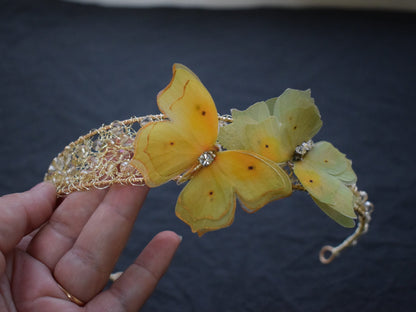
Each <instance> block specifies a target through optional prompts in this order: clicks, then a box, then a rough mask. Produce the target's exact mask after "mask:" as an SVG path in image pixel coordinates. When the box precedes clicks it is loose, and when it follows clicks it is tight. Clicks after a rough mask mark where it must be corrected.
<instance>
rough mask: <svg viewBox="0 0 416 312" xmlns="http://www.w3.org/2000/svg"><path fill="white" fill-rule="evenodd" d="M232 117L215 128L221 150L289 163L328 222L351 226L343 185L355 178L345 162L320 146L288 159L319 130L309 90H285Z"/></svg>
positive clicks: (348, 193) (348, 199) (351, 209)
mask: <svg viewBox="0 0 416 312" xmlns="http://www.w3.org/2000/svg"><path fill="white" fill-rule="evenodd" d="M232 117H233V123H231V124H229V125H227V126H225V127H223V128H221V129H220V133H219V137H218V140H219V142H220V143H221V145H222V146H224V147H225V148H227V149H240V150H248V151H253V152H256V153H258V154H260V155H262V156H264V157H266V158H268V159H270V160H272V161H274V162H277V163H289V164H291V166H292V168H293V172H294V173H295V175H296V177H297V178H298V180H299V181H300V183H301V184H302V186H303V188H304V189H305V190H306V191H308V193H309V194H310V195H311V197H312V199H313V200H314V201H315V203H316V204H317V205H318V206H319V207H320V208H321V209H322V210H323V211H324V212H325V213H326V214H327V215H328V216H329V217H331V218H332V219H333V220H335V221H336V222H338V223H339V224H341V225H342V226H345V227H353V226H354V225H355V222H354V219H355V218H356V215H355V213H354V196H353V193H352V191H351V189H350V187H349V186H350V185H353V184H355V182H356V181H357V177H356V175H355V173H354V171H353V170H352V167H351V161H350V160H348V159H347V158H346V157H345V155H344V154H342V153H341V152H339V151H338V150H337V149H336V148H335V147H334V146H333V145H332V144H331V143H328V142H324V141H323V142H318V143H315V144H313V145H311V146H313V148H312V149H311V150H310V151H309V152H307V153H306V155H304V156H303V157H298V158H297V159H296V158H294V156H295V155H296V153H295V150H297V149H298V150H299V147H301V146H302V143H304V144H303V145H305V142H308V141H309V140H310V139H311V138H312V137H313V136H314V135H315V134H316V133H317V132H318V131H319V130H320V128H321V126H322V121H321V116H320V114H319V111H318V108H317V107H316V105H315V103H314V100H313V98H312V97H311V95H310V90H306V91H300V90H293V89H287V90H286V91H285V92H284V93H283V94H282V95H281V96H279V97H278V98H273V99H270V100H267V101H263V102H258V103H255V104H254V105H252V106H250V107H249V108H248V109H247V110H245V111H239V110H232ZM306 146H307V144H306ZM306 150H307V149H306ZM298 156H299V155H298Z"/></svg>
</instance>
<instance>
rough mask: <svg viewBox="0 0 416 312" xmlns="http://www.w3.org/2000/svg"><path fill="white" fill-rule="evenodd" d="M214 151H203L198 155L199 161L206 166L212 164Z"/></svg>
mask: <svg viewBox="0 0 416 312" xmlns="http://www.w3.org/2000/svg"><path fill="white" fill-rule="evenodd" d="M215 156H216V155H215V153H214V152H213V151H208V152H203V153H202V154H201V156H199V157H198V160H199V163H200V164H201V165H202V166H204V167H208V166H209V165H211V164H212V162H213V161H214V159H215Z"/></svg>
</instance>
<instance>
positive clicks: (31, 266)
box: [0, 183, 181, 312]
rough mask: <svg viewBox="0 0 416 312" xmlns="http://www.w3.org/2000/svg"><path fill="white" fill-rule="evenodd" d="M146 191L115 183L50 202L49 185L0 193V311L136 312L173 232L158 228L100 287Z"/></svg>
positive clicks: (166, 256)
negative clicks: (132, 259)
mask: <svg viewBox="0 0 416 312" xmlns="http://www.w3.org/2000/svg"><path fill="white" fill-rule="evenodd" d="M147 191H148V188H147V187H134V186H120V185H115V186H112V187H111V188H109V189H106V190H92V191H88V192H79V193H73V194H71V195H69V196H68V197H66V198H65V200H63V201H62V203H61V204H59V205H58V206H57V207H56V194H55V189H54V186H53V185H52V184H50V183H41V184H39V185H37V186H36V187H34V188H33V189H31V190H29V191H27V192H24V193H19V194H11V195H5V196H3V197H0V295H1V296H0V311H31V312H36V311H42V312H48V311H53V312H56V311H82V310H84V309H85V310H88V311H100V312H102V311H137V310H138V309H139V308H140V307H141V306H142V305H143V303H144V302H145V301H146V299H147V298H148V297H149V296H150V295H151V293H152V292H153V290H154V288H155V287H156V285H157V283H158V281H159V280H160V278H161V277H162V275H163V274H164V272H165V271H166V270H167V268H168V266H169V264H170V261H171V260H172V257H173V255H174V253H175V251H176V249H177V247H178V246H179V243H180V241H181V239H180V237H179V236H178V235H176V234H175V233H173V232H169V231H166V232H162V233H159V234H158V235H156V236H155V237H154V238H153V240H152V241H151V242H150V243H149V244H148V245H147V246H146V248H145V249H144V250H143V251H142V253H141V254H140V255H139V257H138V258H137V259H136V261H135V262H134V264H132V265H131V266H130V267H129V268H127V270H126V271H125V272H124V273H123V275H121V277H120V278H119V279H117V280H116V281H115V282H114V283H113V284H112V286H111V287H110V288H109V289H108V290H106V291H103V292H101V290H102V289H103V287H104V286H105V285H106V284H107V281H108V278H109V274H110V273H111V271H112V270H113V267H114V265H115V263H116V261H117V259H118V257H119V255H120V253H121V251H122V249H123V248H124V246H125V244H126V242H127V239H128V236H129V234H130V232H131V229H132V227H133V224H134V221H135V219H136V216H137V214H138V212H139V210H140V208H141V206H142V204H143V202H144V199H145V197H146V195H147ZM55 207H56V209H55ZM58 283H59V284H60V285H61V286H62V287H63V288H64V289H65V290H66V291H67V292H68V293H69V294H71V295H73V296H75V297H76V298H78V299H79V300H81V301H82V302H84V303H85V307H84V308H82V307H80V306H79V305H77V304H76V303H74V302H71V301H70V300H69V299H68V297H67V296H66V294H65V292H64V291H63V290H62V289H61V288H60V287H59V284H58Z"/></svg>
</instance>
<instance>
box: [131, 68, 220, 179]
mask: <svg viewBox="0 0 416 312" xmlns="http://www.w3.org/2000/svg"><path fill="white" fill-rule="evenodd" d="M157 100H158V105H159V108H160V110H161V112H163V113H164V114H165V115H166V117H167V118H168V119H169V120H165V121H160V122H154V123H150V124H147V125H146V126H144V127H142V128H141V129H140V130H139V131H138V133H137V136H136V140H135V152H134V156H133V159H132V162H131V163H132V165H133V166H135V167H136V168H137V169H138V170H139V171H140V172H141V173H142V175H143V177H144V179H145V181H146V184H147V185H149V186H152V187H154V186H158V185H161V184H163V183H165V182H167V181H169V180H170V179H172V178H175V177H177V176H178V175H179V174H181V173H182V172H184V171H186V170H187V169H190V168H192V167H193V166H194V165H196V164H197V161H198V160H197V159H198V157H199V156H200V155H201V154H202V153H203V152H204V151H206V150H208V149H210V148H211V147H212V146H213V145H214V144H215V141H216V137H217V132H218V117H217V110H216V108H215V104H214V101H213V100H212V98H211V96H210V94H209V93H208V91H207V90H206V88H205V87H204V85H203V84H202V83H201V81H200V80H199V79H198V77H197V76H196V75H195V74H194V73H192V71H190V70H189V69H188V68H186V67H185V66H183V65H179V64H175V65H174V66H173V77H172V81H171V82H170V83H169V85H168V86H167V87H166V88H165V89H164V90H162V91H161V92H160V93H159V95H158V99H157Z"/></svg>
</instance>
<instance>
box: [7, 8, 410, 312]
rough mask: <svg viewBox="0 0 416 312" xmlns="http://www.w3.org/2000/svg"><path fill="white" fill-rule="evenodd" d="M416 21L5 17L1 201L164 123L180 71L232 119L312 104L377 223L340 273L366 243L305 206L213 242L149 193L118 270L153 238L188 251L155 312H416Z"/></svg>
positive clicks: (286, 207) (352, 15)
mask: <svg viewBox="0 0 416 312" xmlns="http://www.w3.org/2000/svg"><path fill="white" fill-rule="evenodd" d="M415 31H416V16H415V15H414V14H406V13H398V12H369V11H363V12H358V11H337V10H299V11H296V10H294V11H291V10H283V9H282V10H278V9H275V10H266V9H259V10H247V11H244V10H242V11H203V10H179V9H134V10H128V9H109V8H99V7H94V6H81V5H76V4H68V3H60V2H55V1H2V2H0V116H1V118H0V133H1V136H0V146H1V153H0V178H1V179H0V195H3V194H6V193H10V192H17V191H23V190H26V189H28V188H30V187H31V186H33V185H34V184H35V183H37V182H39V181H41V180H42V179H43V175H44V173H45V171H46V170H47V168H48V165H49V163H50V161H51V160H52V159H53V157H55V155H57V154H58V153H59V152H60V151H61V150H62V149H63V148H64V146H65V145H66V144H68V143H69V142H71V141H72V140H74V139H76V138H77V137H78V136H79V135H82V134H85V133H87V132H88V131H89V130H90V129H92V128H96V127H98V126H100V125H101V124H103V123H109V122H111V121H113V120H116V119H126V118H129V117H130V116H133V115H136V116H140V115H146V114H151V113H157V112H158V110H157V106H156V94H157V92H158V91H159V90H161V89H162V88H164V87H165V86H166V84H167V83H168V82H169V81H170V79H171V66H172V64H173V63H174V62H180V63H183V64H185V65H187V66H188V67H190V68H191V69H192V70H193V71H194V72H195V73H196V74H197V75H198V76H199V77H200V79H201V80H202V81H203V82H204V84H205V85H206V87H207V88H208V90H209V91H210V92H211V94H212V96H213V98H214V100H215V101H216V104H217V107H218V111H219V113H221V114H226V113H229V110H230V109H231V108H239V109H244V108H246V107H247V106H249V105H250V104H252V103H254V102H256V101H259V100H265V99H268V98H270V97H274V96H278V95H280V94H281V93H282V92H283V91H284V89H286V88H288V87H291V88H297V89H307V88H311V89H312V95H313V97H314V98H315V101H316V104H317V105H318V107H319V109H320V112H321V115H322V119H323V122H324V126H323V128H322V130H321V131H320V132H319V134H318V135H317V137H316V138H315V140H321V139H325V140H328V141H330V142H332V143H333V144H334V145H335V146H336V147H338V148H339V149H340V150H341V151H342V152H344V153H346V154H347V156H348V157H349V158H350V159H352V160H353V168H354V169H355V171H356V172H357V175H358V186H359V187H360V188H361V189H365V190H367V191H368V193H369V195H370V199H371V200H372V201H373V202H374V204H375V207H376V211H375V213H374V215H373V217H374V219H373V222H372V224H371V228H370V232H369V233H368V234H367V235H365V236H364V237H363V238H362V239H361V241H360V242H359V244H358V245H357V246H356V247H354V248H352V249H349V250H347V251H346V252H345V253H344V254H343V255H342V257H340V258H339V259H337V260H336V261H335V262H333V263H331V264H330V265H322V264H320V262H319V260H318V252H319V250H320V248H321V246H322V245H324V244H328V243H329V244H337V243H339V242H340V241H342V240H343V238H344V237H346V236H347V235H348V234H349V233H350V232H351V230H347V229H343V228H341V227H339V226H338V225H337V224H335V223H334V222H333V221H332V220H330V219H329V218H327V217H326V216H325V215H324V214H323V213H322V212H321V211H320V210H319V208H318V207H317V206H315V205H314V203H313V202H312V200H311V199H310V198H309V197H308V196H307V195H306V194H303V193H295V194H294V195H293V196H291V197H290V198H287V199H284V200H280V201H278V202H274V203H272V204H269V205H267V206H266V207H264V208H263V209H261V210H260V211H258V212H257V213H255V214H252V215H248V214H246V213H244V212H242V211H241V209H239V208H238V209H237V214H236V220H235V222H234V224H233V225H232V226H231V227H229V228H227V229H224V230H220V231H217V232H213V233H208V234H206V235H204V236H203V237H202V238H198V237H197V236H196V235H195V234H192V233H191V231H190V230H189V229H188V227H187V226H186V225H185V224H183V223H182V222H181V221H180V220H178V219H177V218H176V217H175V215H174V206H175V201H176V197H177V195H178V194H179V191H180V189H181V188H180V187H178V186H176V185H175V184H174V183H168V184H167V185H164V186H162V187H159V188H157V189H154V190H152V191H151V192H150V196H149V197H148V200H147V202H146V204H145V206H144V208H143V209H142V211H141V213H140V216H139V219H138V220H137V222H136V225H135V229H134V233H133V234H132V237H131V239H130V241H129V243H128V246H127V248H126V249H125V251H124V253H123V254H122V256H121V258H120V261H119V263H118V265H117V268H116V269H117V270H120V269H124V268H126V266H127V265H128V264H129V263H130V262H132V261H133V259H134V258H135V257H136V255H137V254H138V253H139V251H140V250H141V249H142V248H143V247H144V246H145V244H146V243H147V241H149V240H150V239H151V237H152V236H153V235H155V234H156V233H157V232H159V231H161V230H164V229H172V230H175V231H177V232H178V233H180V234H181V235H183V237H184V239H183V242H182V245H181V247H180V248H179V250H178V252H177V255H176V257H175V259H174V261H173V263H172V266H171V267H170V269H169V271H168V272H167V274H166V275H165V277H164V278H163V280H162V282H161V283H160V284H159V286H158V287H157V289H156V292H155V293H154V295H153V297H151V299H150V300H149V301H148V303H147V304H146V305H145V307H144V308H143V311H161V312H163V311H169V312H173V311H181V312H187V311H201V312H205V311H393V310H394V311H410V310H411V309H412V307H414V305H415V303H416V298H415V296H416V273H415V270H416V260H415V258H416V245H415V242H414V240H415V226H414V223H415V216H416V213H415V208H416V207H415V200H414V189H415V184H416V183H415V181H416V180H415V172H416V171H415V157H416V156H415V143H414V140H415V126H414V120H415V117H416V116H415V112H414V105H415V104H416V86H415V82H416V79H415V68H416V67H415V65H416V60H415V55H416V42H415V39H416V37H415V34H416V32H415Z"/></svg>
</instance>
